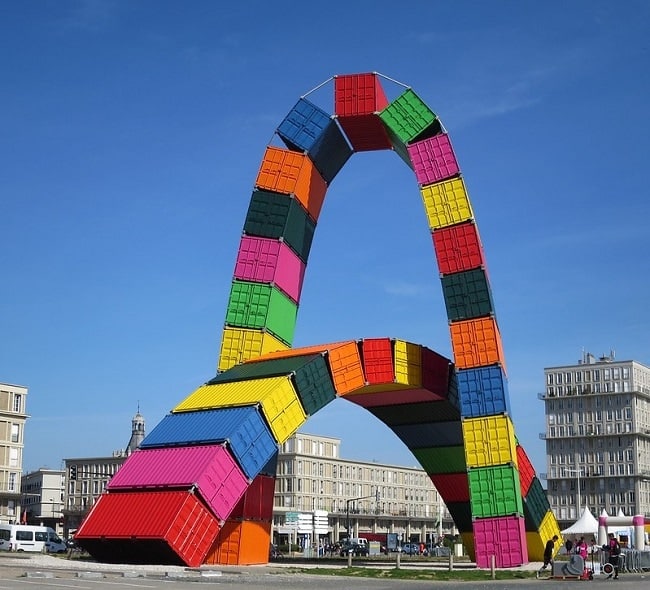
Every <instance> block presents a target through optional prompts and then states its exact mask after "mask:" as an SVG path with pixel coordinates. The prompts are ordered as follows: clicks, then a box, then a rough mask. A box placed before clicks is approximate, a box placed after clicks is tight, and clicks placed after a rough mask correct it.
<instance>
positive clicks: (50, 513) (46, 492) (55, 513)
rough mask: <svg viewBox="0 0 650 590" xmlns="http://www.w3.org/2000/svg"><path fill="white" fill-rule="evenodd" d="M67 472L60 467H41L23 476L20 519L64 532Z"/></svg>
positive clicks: (26, 522) (60, 532)
mask: <svg viewBox="0 0 650 590" xmlns="http://www.w3.org/2000/svg"><path fill="white" fill-rule="evenodd" d="M64 491H65V472H64V471H63V470H58V469H47V468H41V469H38V470H36V471H32V472H30V473H25V474H24V475H23V476H22V481H21V484H20V494H21V505H22V508H21V515H20V521H21V522H23V523H25V524H35V525H40V526H49V527H52V528H53V529H54V530H55V531H56V532H57V533H59V534H60V535H62V534H63V515H62V512H61V509H62V507H63V495H64Z"/></svg>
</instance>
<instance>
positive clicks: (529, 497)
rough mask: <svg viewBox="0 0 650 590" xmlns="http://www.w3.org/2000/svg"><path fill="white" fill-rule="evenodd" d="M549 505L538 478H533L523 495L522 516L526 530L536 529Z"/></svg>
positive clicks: (549, 507)
mask: <svg viewBox="0 0 650 590" xmlns="http://www.w3.org/2000/svg"><path fill="white" fill-rule="evenodd" d="M550 509H551V505H550V503H549V501H548V498H547V497H546V492H545V491H544V488H543V487H542V484H541V482H540V481H539V479H537V478H534V479H533V482H532V484H531V485H530V488H529V489H528V493H527V494H526V496H525V497H524V517H525V521H526V530H527V531H537V530H539V527H540V526H541V525H542V521H543V520H544V517H545V516H546V513H547V512H548V511H549V510H550Z"/></svg>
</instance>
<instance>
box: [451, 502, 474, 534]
mask: <svg viewBox="0 0 650 590" xmlns="http://www.w3.org/2000/svg"><path fill="white" fill-rule="evenodd" d="M445 506H446V507H447V510H449V514H451V518H452V519H453V521H454V525H455V527H456V528H457V529H458V530H459V531H471V530H472V507H471V505H470V503H469V502H449V503H447V502H445Z"/></svg>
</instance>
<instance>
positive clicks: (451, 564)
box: [449, 551, 454, 572]
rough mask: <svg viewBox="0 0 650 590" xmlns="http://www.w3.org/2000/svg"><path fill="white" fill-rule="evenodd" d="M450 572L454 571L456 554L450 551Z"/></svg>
mask: <svg viewBox="0 0 650 590" xmlns="http://www.w3.org/2000/svg"><path fill="white" fill-rule="evenodd" d="M449 571H450V572H453V571H454V552H453V551H449Z"/></svg>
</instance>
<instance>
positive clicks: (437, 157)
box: [407, 133, 460, 184]
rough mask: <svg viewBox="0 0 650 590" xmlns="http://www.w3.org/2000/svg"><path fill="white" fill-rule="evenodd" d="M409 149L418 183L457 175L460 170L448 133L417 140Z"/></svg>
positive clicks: (427, 182) (428, 182)
mask: <svg viewBox="0 0 650 590" xmlns="http://www.w3.org/2000/svg"><path fill="white" fill-rule="evenodd" d="M407 149H408V153H409V158H410V159H411V162H412V163H413V169H414V170H415V177H416V178H417V181H418V184H431V183H433V182H438V181H439V180H443V179H445V178H450V177H452V176H456V174H458V173H459V172H460V168H459V167H458V161H457V160H456V155H455V154H454V150H453V149H452V147H451V142H450V141H449V136H448V135H447V134H446V133H441V134H439V135H434V136H433V137H429V138H428V139H423V140H422V141H416V142H414V143H412V144H411V145H409V146H408V148H407Z"/></svg>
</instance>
